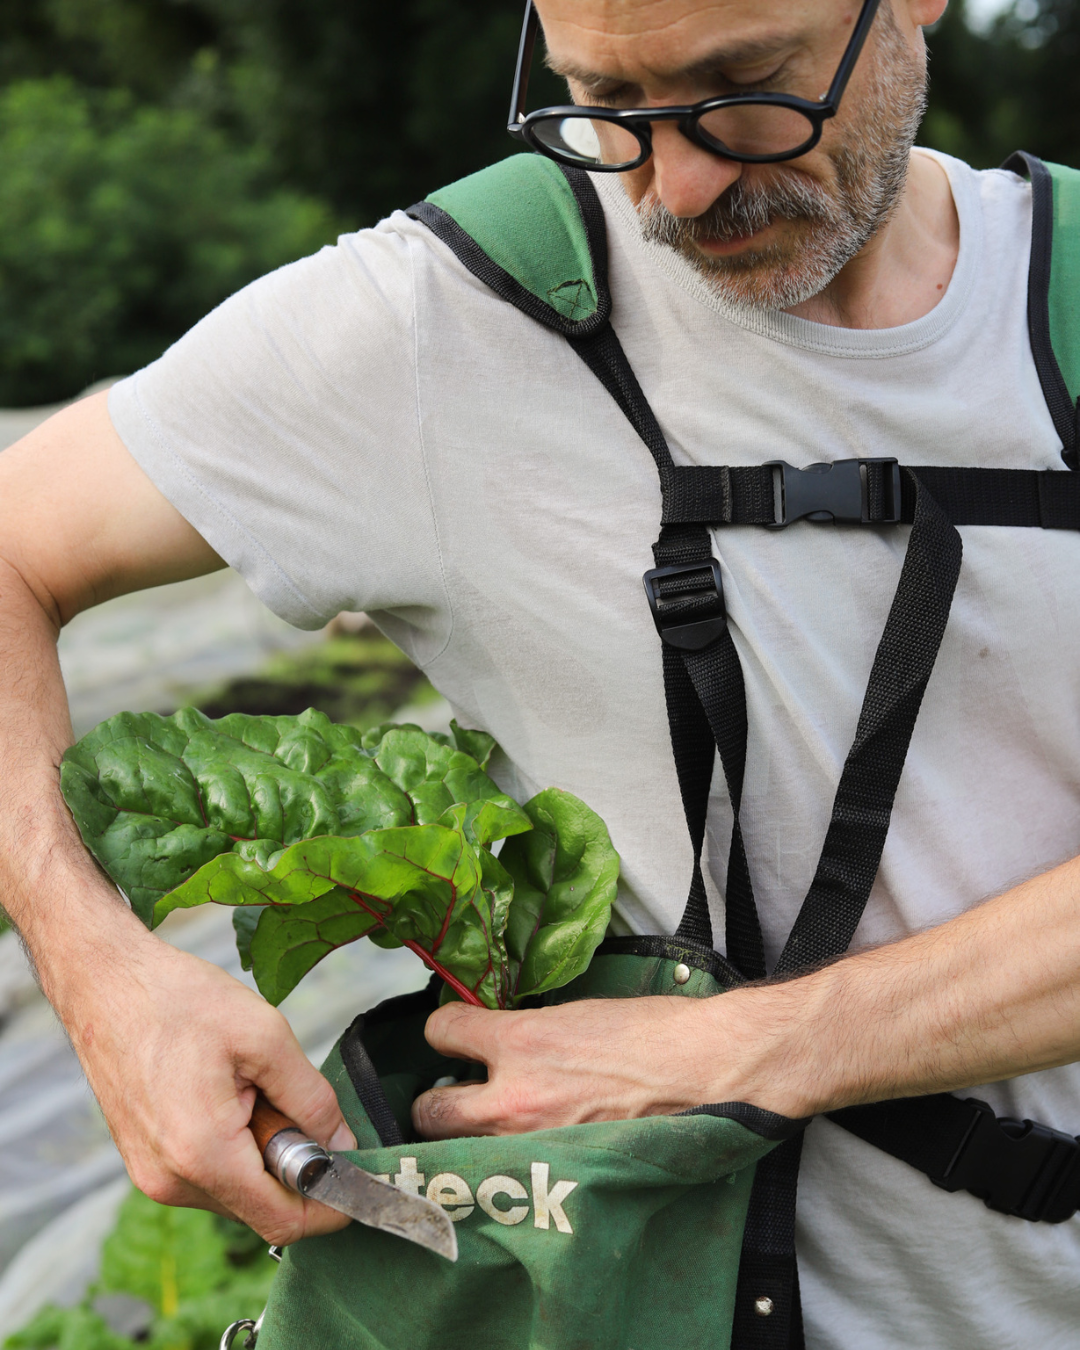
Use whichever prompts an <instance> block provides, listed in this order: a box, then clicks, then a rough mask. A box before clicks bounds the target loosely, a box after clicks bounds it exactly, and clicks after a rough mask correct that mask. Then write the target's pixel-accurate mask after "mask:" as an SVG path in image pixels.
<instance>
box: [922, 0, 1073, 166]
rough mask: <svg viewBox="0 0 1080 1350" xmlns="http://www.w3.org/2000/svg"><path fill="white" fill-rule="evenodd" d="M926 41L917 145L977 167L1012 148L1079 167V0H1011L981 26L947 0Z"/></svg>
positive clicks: (960, 2) (957, 1)
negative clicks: (925, 87) (925, 85)
mask: <svg viewBox="0 0 1080 1350" xmlns="http://www.w3.org/2000/svg"><path fill="white" fill-rule="evenodd" d="M928 44H929V48H930V110H929V113H928V115H927V119H926V123H925V125H924V127H923V134H922V136H921V137H920V140H921V142H922V143H923V144H925V145H931V146H934V147H936V148H937V149H940V150H945V151H947V152H948V153H949V154H953V155H957V156H958V157H959V158H961V159H966V160H967V161H968V162H969V163H971V164H974V165H975V166H976V167H977V168H989V167H991V166H993V165H996V164H1000V163H1001V162H1002V160H1004V159H1005V158H1006V157H1007V156H1008V155H1009V154H1011V153H1012V151H1013V150H1018V149H1022V150H1030V151H1031V152H1032V153H1033V154H1036V155H1040V156H1041V157H1042V158H1044V159H1050V160H1055V161H1057V162H1058V163H1062V164H1072V165H1075V166H1077V167H1080V3H1078V0H1017V3H1015V4H1013V5H1012V6H1011V7H1010V8H1009V9H1007V10H1005V11H1004V12H1003V13H1002V14H1000V15H999V16H998V17H997V18H996V19H995V20H994V22H993V23H992V24H991V25H990V26H989V28H988V29H987V30H986V31H973V29H972V28H971V26H970V25H969V22H968V16H967V7H966V5H965V3H964V0H952V3H951V4H950V5H949V8H948V10H947V12H946V14H945V17H944V19H942V21H941V22H940V23H939V24H938V25H937V26H936V28H935V29H934V30H933V31H932V32H931V33H930V36H929V38H928Z"/></svg>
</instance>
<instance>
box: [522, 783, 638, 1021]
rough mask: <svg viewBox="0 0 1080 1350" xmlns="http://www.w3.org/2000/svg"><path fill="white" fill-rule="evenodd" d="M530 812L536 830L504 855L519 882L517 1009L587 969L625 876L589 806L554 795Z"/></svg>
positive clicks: (530, 805)
mask: <svg viewBox="0 0 1080 1350" xmlns="http://www.w3.org/2000/svg"><path fill="white" fill-rule="evenodd" d="M525 812H526V814H527V815H528V817H529V819H530V820H531V821H532V823H533V829H532V830H531V831H530V832H529V833H528V834H521V835H518V836H516V837H515V838H513V839H509V840H507V842H506V844H505V845H504V847H503V850H502V852H501V853H500V855H499V862H500V863H501V864H502V866H503V868H504V869H505V870H506V871H507V872H508V873H509V874H510V876H511V877H512V878H513V881H514V900H513V904H512V905H511V906H510V914H509V923H508V925H507V930H506V945H507V949H508V951H509V955H510V963H511V989H512V998H513V1001H517V1000H519V999H522V998H526V997H528V996H530V995H533V994H541V993H544V992H545V991H546V990H548V989H555V988H558V987H559V986H560V985H563V984H567V983H569V981H570V980H572V979H574V977H575V976H577V975H580V974H581V972H582V971H583V970H584V969H585V968H586V967H587V966H588V964H589V961H590V960H591V958H592V954H593V952H594V951H595V950H596V948H597V946H598V945H599V943H600V942H601V940H602V939H603V936H604V933H605V932H606V931H607V926H608V922H609V919H610V917H611V905H612V901H613V900H614V899H615V889H616V883H617V881H618V876H619V856H618V854H617V853H616V852H615V850H614V848H613V847H612V845H611V839H610V837H609V836H608V832H607V829H606V827H605V825H604V822H603V821H602V820H601V819H600V817H599V816H598V815H597V814H596V812H595V811H591V810H590V809H589V808H588V807H587V806H586V805H585V803H584V802H583V801H580V800H579V799H578V798H577V797H574V796H572V795H571V794H570V793H569V792H563V791H561V790H560V789H558V788H548V789H547V791H545V792H541V793H538V794H537V796H535V797H534V798H533V799H532V801H530V802H527V803H526V805H525Z"/></svg>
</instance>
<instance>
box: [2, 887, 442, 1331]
mask: <svg viewBox="0 0 1080 1350" xmlns="http://www.w3.org/2000/svg"><path fill="white" fill-rule="evenodd" d="M174 919H175V920H179V922H174ZM161 934H162V936H163V937H167V938H168V939H169V940H170V941H172V942H174V943H175V944H176V945H177V946H180V947H183V948H184V949H185V950H187V951H191V952H194V953H195V954H196V955H198V956H201V957H203V958H204V959H206V960H209V961H212V962H214V964H216V965H219V966H222V967H223V968H224V969H226V970H228V971H230V973H232V974H234V975H237V976H238V977H239V978H241V979H243V980H244V982H245V983H247V984H249V985H250V983H251V977H250V976H249V975H246V974H244V973H243V972H241V971H240V968H239V960H238V958H237V956H236V948H235V943H234V941H233V929H232V921H231V913H230V911H228V910H224V909H220V908H218V907H217V906H214V905H208V906H206V908H205V909H197V910H189V911H187V912H186V913H183V914H181V913H178V914H176V915H174V916H173V917H172V918H170V920H169V921H168V922H167V923H166V924H165V925H163V927H162V929H161ZM16 958H17V959H16ZM15 972H17V973H15ZM0 980H2V981H3V983H2V984H0V1009H3V1008H4V1007H5V1006H6V1007H7V1008H8V1015H7V1018H6V1020H5V1021H4V1022H3V1023H2V1024H0V1271H2V1273H0V1340H2V1339H3V1337H4V1336H6V1335H9V1334H10V1333H11V1332H12V1331H15V1330H17V1328H18V1327H20V1326H22V1325H23V1324H24V1323H25V1322H26V1321H27V1319H28V1318H29V1317H30V1316H32V1315H33V1314H34V1313H35V1312H36V1311H37V1309H38V1308H40V1307H42V1306H43V1305H44V1304H45V1303H48V1302H50V1301H51V1302H58V1303H61V1304H62V1305H65V1306H70V1305H71V1304H72V1303H75V1302H77V1301H78V1300H79V1299H80V1298H81V1297H82V1294H83V1292H84V1290H85V1289H86V1286H87V1284H88V1283H89V1282H90V1281H91V1280H92V1279H93V1278H94V1277H95V1276H96V1273H97V1269H98V1261H99V1255H100V1247H101V1242H102V1240H103V1238H104V1237H105V1235H106V1234H107V1233H108V1231H109V1229H110V1228H111V1226H112V1221H111V1215H112V1214H114V1212H115V1206H116V1205H117V1204H119V1200H120V1198H121V1197H122V1195H123V1193H124V1191H125V1189H126V1182H125V1181H124V1168H123V1164H122V1162H121V1160H120V1156H119V1154H118V1153H117V1152H116V1149H115V1148H114V1146H113V1144H112V1142H111V1140H110V1139H109V1135H108V1131H107V1130H106V1128H105V1124H104V1121H103V1120H102V1118H101V1115H100V1112H99V1111H98V1109H97V1106H96V1103H95V1102H94V1100H93V1097H92V1096H91V1094H90V1091H89V1089H88V1087H87V1085H86V1081H85V1079H84V1078H83V1075H82V1071H81V1069H80V1068H79V1064H78V1060H77V1059H76V1057H75V1054H74V1051H73V1050H72V1049H71V1047H70V1045H69V1044H68V1041H67V1038H66V1037H65V1035H64V1033H63V1031H62V1029H61V1028H60V1025H59V1023H58V1022H57V1020H56V1018H55V1017H54V1015H53V1013H52V1010H51V1009H50V1008H49V1006H48V1004H47V1003H46V1002H45V1000H44V999H43V998H42V997H41V996H40V994H37V993H36V991H35V992H32V993H31V992H30V982H29V979H28V975H27V973H26V969H25V964H24V962H23V959H22V955H21V953H20V952H18V948H17V945H16V940H15V938H14V936H13V935H12V934H10V933H8V934H5V935H4V936H3V937H0ZM426 981H427V971H426V970H425V968H424V967H423V966H422V965H421V964H420V962H419V961H418V960H417V959H416V957H415V956H413V955H412V953H411V952H408V951H404V950H399V951H382V950H380V949H379V948H377V947H374V946H372V944H371V943H369V942H359V943H356V944H354V945H353V946H351V947H345V948H342V949H341V950H340V951H337V952H334V953H332V954H331V955H330V956H329V957H327V958H326V960H325V961H323V962H322V964H321V965H320V966H318V967H317V968H316V970H315V971H314V972H313V973H312V974H311V975H310V976H308V978H307V979H306V980H305V981H304V982H303V983H302V984H301V985H300V986H299V988H297V989H296V990H295V991H294V992H293V994H291V995H290V996H289V998H288V999H287V1000H286V1001H285V1003H284V1004H282V1011H283V1012H284V1013H285V1015H286V1016H287V1017H288V1019H289V1021H290V1023H291V1025H292V1027H293V1030H294V1031H295V1032H296V1035H297V1038H298V1040H299V1041H300V1044H301V1045H302V1046H303V1047H304V1050H305V1051H306V1052H307V1053H308V1055H309V1056H310V1057H311V1059H312V1060H313V1061H314V1062H315V1063H318V1062H320V1061H321V1059H322V1058H324V1057H325V1055H326V1053H327V1052H328V1050H329V1049H330V1046H331V1045H332V1044H333V1042H334V1040H335V1039H336V1038H337V1036H338V1035H339V1034H340V1033H341V1031H342V1030H344V1028H345V1027H346V1026H347V1025H348V1023H349V1022H350V1021H351V1020H352V1018H353V1017H354V1016H355V1015H356V1013H358V1012H360V1011H362V1010H363V1009H365V1008H369V1007H371V1006H373V1005H374V1004H375V1003H378V1002H380V1001H381V1000H382V999H383V998H388V997H389V996H390V995H391V994H394V993H399V992H404V991H406V990H409V989H418V988H420V987H422V986H423V985H424V984H425V983H426ZM110 1206H111V1208H110Z"/></svg>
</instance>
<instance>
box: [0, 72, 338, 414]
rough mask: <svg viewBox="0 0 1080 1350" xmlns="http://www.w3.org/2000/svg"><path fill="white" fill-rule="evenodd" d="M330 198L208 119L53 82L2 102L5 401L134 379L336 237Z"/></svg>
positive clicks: (0, 329) (29, 84)
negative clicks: (251, 286)
mask: <svg viewBox="0 0 1080 1350" xmlns="http://www.w3.org/2000/svg"><path fill="white" fill-rule="evenodd" d="M334 234H335V228H334V222H333V219H332V217H331V214H330V212H329V210H328V209H327V207H326V206H324V205H323V204H322V202H320V201H319V200H317V199H313V198H312V197H310V196H307V195H305V194H303V193H300V192H297V191H295V190H293V189H290V188H283V187H280V186H277V185H276V184H275V183H274V181H273V176H272V175H271V173H270V172H269V163H268V159H267V156H266V154H265V152H263V151H261V150H260V149H258V148H252V147H249V146H238V145H236V144H235V143H233V142H231V141H230V140H229V139H228V138H227V137H226V136H225V135H224V134H223V133H222V132H221V131H219V130H218V129H216V128H214V127H213V126H210V125H208V123H207V121H206V119H205V118H204V117H203V116H201V115H200V114H199V113H198V112H197V111H195V110H192V109H185V108H160V107H154V106H140V105H138V104H137V103H136V102H135V100H134V98H133V96H132V95H131V94H130V93H128V92H126V91H124V90H112V91H108V92H96V91H88V90H86V89H80V88H79V87H78V86H76V85H75V84H73V83H72V82H71V81H70V80H68V79H66V78H63V77H55V78H53V79H48V80H28V81H22V82H20V83H15V84H11V85H9V86H8V87H7V88H6V89H5V90H3V91H2V93H0V404H7V405H9V406H14V405H25V404H32V403H44V402H49V401H51V400H54V399H60V398H64V397H68V396H70V395H72V394H75V393H77V392H78V391H79V390H80V389H82V388H85V386H86V385H88V384H90V383H91V382H92V381H94V380H95V379H100V378H102V377H104V376H109V375H119V374H123V373H125V372H126V371H129V370H134V369H136V368H137V367H139V366H140V365H143V364H145V363H146V362H147V361H150V360H153V359H154V357H156V356H157V355H159V354H160V352H161V351H162V350H163V349H164V348H165V347H166V346H167V345H168V344H169V343H170V342H171V341H173V340H174V339H175V338H176V337H178V336H179V335H180V334H181V333H183V332H184V331H185V329H187V328H189V327H190V326H191V325H192V324H193V323H195V322H196V321H197V320H198V319H199V318H201V317H202V315H203V314H205V313H206V312H207V311H208V310H209V309H212V308H213V307H214V305H216V304H217V303H218V302H219V301H221V300H222V299H224V298H225V296H227V295H229V294H230V293H231V292H232V291H234V290H236V289H237V288H238V287H240V286H242V285H244V284H245V283H246V282H248V281H250V280H251V279H253V278H254V277H256V276H259V275H261V274H262V273H263V272H266V271H269V270H271V269H273V268H275V267H277V266H279V265H280V264H282V263H284V262H288V261H290V260H291V259H293V258H296V257H299V256H301V255H303V254H305V253H310V252H312V251H314V250H315V249H316V248H318V247H319V246H320V245H321V244H323V243H326V242H328V241H329V240H332V239H333V237H334Z"/></svg>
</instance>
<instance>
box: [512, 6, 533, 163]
mask: <svg viewBox="0 0 1080 1350" xmlns="http://www.w3.org/2000/svg"><path fill="white" fill-rule="evenodd" d="M539 25H540V16H539V15H538V14H537V12H536V6H535V5H534V4H533V0H526V3H525V21H524V23H522V25H521V41H520V42H519V43H518V58H517V69H516V70H515V71H514V87H513V89H512V90H511V91H510V116H509V118H508V119H507V124H506V129H507V131H508V132H509V133H510V135H511V136H514V137H516V138H517V139H518V140H520V139H521V123H522V122H524V121H525V97H526V94H527V93H528V89H529V71H530V69H531V68H532V58H533V48H534V47H535V46H536V30H537V28H538V27H539Z"/></svg>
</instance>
